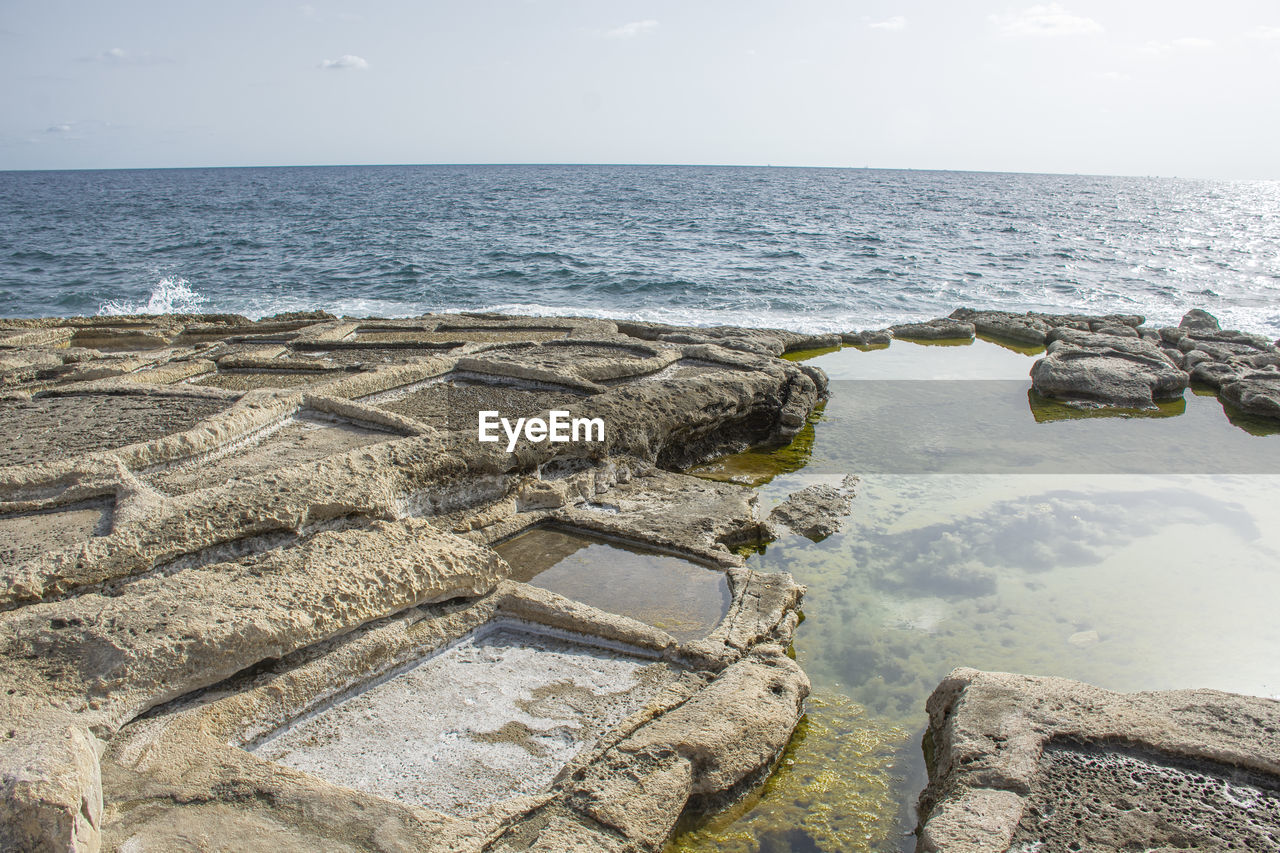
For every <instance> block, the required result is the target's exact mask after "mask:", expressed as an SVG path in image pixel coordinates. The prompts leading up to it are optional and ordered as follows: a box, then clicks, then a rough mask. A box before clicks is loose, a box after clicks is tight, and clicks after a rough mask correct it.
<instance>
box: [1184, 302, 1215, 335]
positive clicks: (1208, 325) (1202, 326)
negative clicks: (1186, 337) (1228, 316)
mask: <svg viewBox="0 0 1280 853" xmlns="http://www.w3.org/2000/svg"><path fill="white" fill-rule="evenodd" d="M1178 328H1179V329H1182V330H1184V331H1186V332H1187V333H1188V334H1205V333H1213V332H1219V331H1221V330H1222V325H1221V324H1220V323H1219V322H1218V318H1217V317H1215V316H1213V315H1212V314H1210V313H1209V312H1208V311H1204V310H1202V309H1200V308H1192V309H1191V310H1190V311H1188V312H1187V313H1186V314H1184V315H1183V316H1182V321H1181V322H1180V323H1178Z"/></svg>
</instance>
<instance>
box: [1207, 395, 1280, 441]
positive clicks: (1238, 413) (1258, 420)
mask: <svg viewBox="0 0 1280 853" xmlns="http://www.w3.org/2000/svg"><path fill="white" fill-rule="evenodd" d="M1218 402H1219V403H1221V404H1222V413H1223V414H1224V415H1226V417H1227V423H1229V424H1231V425H1232V426H1233V427H1236V428H1237V429H1242V430H1244V431H1245V432H1247V433H1249V435H1259V436H1261V435H1280V422H1277V421H1275V420H1273V419H1271V418H1264V417H1261V416H1260V415H1252V414H1250V413H1248V412H1246V411H1244V410H1243V409H1239V408H1236V407H1235V406H1233V405H1232V404H1231V403H1228V402H1227V401H1226V400H1224V399H1222V398H1221V397H1219V398H1218Z"/></svg>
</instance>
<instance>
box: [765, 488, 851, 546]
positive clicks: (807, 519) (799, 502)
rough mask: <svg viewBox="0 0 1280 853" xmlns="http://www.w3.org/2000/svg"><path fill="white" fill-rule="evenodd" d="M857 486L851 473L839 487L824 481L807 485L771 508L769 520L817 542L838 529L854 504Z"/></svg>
mask: <svg viewBox="0 0 1280 853" xmlns="http://www.w3.org/2000/svg"><path fill="white" fill-rule="evenodd" d="M857 485H858V478H857V477H855V476H853V475H852V474H850V475H848V476H846V477H845V478H844V481H843V482H842V483H841V484H840V486H839V488H837V487H834V486H829V485H826V484H824V483H818V484H814V485H812V486H806V487H805V488H803V489H801V490H800V491H798V492H793V493H792V494H790V495H788V496H787V499H786V500H785V501H783V502H782V503H781V504H779V505H778V506H776V507H774V509H773V511H772V512H771V513H769V521H771V522H776V523H778V524H782V525H785V526H786V527H788V528H790V529H791V530H793V531H794V532H796V533H799V534H800V535H801V536H804V537H805V538H806V539H812V540H813V541H814V542H820V541H822V540H823V539H826V538H827V537H828V536H830V535H831V534H833V533H835V532H837V531H838V530H839V529H840V527H841V525H842V524H843V522H844V518H845V516H847V515H848V514H849V508H850V507H852V506H853V499H854V497H855V494H856V491H855V490H856V488H857Z"/></svg>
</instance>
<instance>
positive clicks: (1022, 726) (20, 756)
mask: <svg viewBox="0 0 1280 853" xmlns="http://www.w3.org/2000/svg"><path fill="white" fill-rule="evenodd" d="M895 335H896V336H897V337H900V338H903V339H910V340H916V341H920V342H924V343H943V344H945V343H956V342H959V343H963V342H967V341H969V340H971V339H972V338H973V337H974V336H975V335H981V336H985V337H988V338H991V339H995V340H1000V341H1004V342H1006V343H1007V344H1008V345H1010V346H1015V347H1018V348H1019V349H1020V350H1021V351H1024V352H1030V351H1038V349H1037V348H1039V347H1045V348H1046V351H1045V353H1044V357H1043V358H1042V359H1041V360H1039V361H1038V362H1037V363H1036V366H1035V367H1034V368H1033V369H1032V385H1033V388H1034V389H1035V393H1036V394H1039V395H1042V396H1043V397H1049V398H1052V399H1055V400H1058V401H1062V402H1065V403H1067V404H1069V405H1073V406H1081V407H1088V408H1108V407H1110V408H1115V409H1117V410H1118V411H1120V412H1134V411H1149V410H1151V411H1154V409H1153V407H1155V406H1157V405H1159V404H1161V403H1164V402H1165V401H1167V400H1168V399H1169V398H1174V399H1175V400H1176V398H1177V397H1178V396H1179V395H1181V394H1182V392H1183V389H1185V388H1186V387H1187V385H1188V384H1189V383H1196V384H1197V385H1198V386H1204V387H1206V388H1210V389H1216V390H1217V391H1218V393H1219V394H1220V396H1221V398H1222V399H1223V400H1224V401H1225V404H1226V405H1228V406H1231V407H1234V408H1236V409H1239V410H1243V411H1244V412H1247V413H1250V414H1252V415H1255V416H1260V417H1270V418H1276V417H1280V403H1277V400H1280V391H1278V390H1277V389H1280V378H1278V377H1280V350H1277V348H1276V346H1275V344H1274V343H1273V342H1271V341H1267V340H1265V339H1262V338H1259V337H1257V336H1253V335H1247V334H1244V333H1240V332H1233V331H1224V330H1222V329H1221V328H1220V327H1219V325H1218V323H1217V321H1216V320H1215V319H1214V318H1213V317H1212V316H1210V315H1208V314H1205V313H1204V312H1195V311H1193V312H1191V313H1189V314H1188V315H1187V317H1186V318H1184V320H1183V322H1182V324H1181V325H1180V326H1179V327H1177V328H1164V329H1150V328H1147V327H1146V326H1145V325H1144V322H1143V318H1141V317H1131V316H1108V317H1088V316H1084V315H1045V314H1034V313H1030V314H1025V315H1018V314H1008V313H1005V312H990V311H971V310H967V309H961V310H959V311H957V312H955V313H954V314H953V315H952V316H951V317H950V318H945V319H938V320H934V321H930V322H928V323H916V324H903V325H899V326H895V327H893V328H892V329H884V330H873V331H866V332H854V331H850V332H848V333H846V334H844V335H803V334H798V333H793V332H786V331H780V330H769V329H738V328H728V327H722V328H712V329H703V328H688V327H677V326H671V325H666V324H659V323H639V322H611V321H605V320H594V319H582V318H536V319H532V318H521V317H508V316H502V315H495V314H461V315H448V316H443V315H441V316H433V315H428V316H424V317H417V318H413V319H409V320H385V319H349V318H337V317H333V316H331V315H328V314H325V313H323V312H313V313H303V314H287V315H279V316H276V317H272V318H268V319H266V320H262V321H257V322H252V321H249V320H247V319H245V318H243V317H237V316H232V315H165V316H145V317H132V318H130V317H126V318H114V317H113V318H66V319H56V318H48V319H40V320H6V321H0V425H3V426H4V428H5V433H6V436H7V437H8V438H9V441H8V443H7V444H6V446H5V448H4V449H3V451H0V454H2V455H0V536H3V546H2V547H0V579H2V580H0V663H2V664H3V665H2V666H0V721H3V725H0V848H3V849H6V850H8V849H14V850H76V851H96V850H100V849H105V850H170V849H182V848H183V847H184V845H186V846H189V845H190V844H191V843H192V842H191V839H194V838H211V839H212V838H216V839H217V842H218V844H219V845H221V846H222V847H223V848H226V849H263V848H270V849H279V850H321V849H323V850H352V851H354V850H363V851H392V850H405V849H414V850H423V851H441V853H443V851H450V852H451V853H452V851H476V853H480V851H494V853H501V851H517V850H520V851H523V850H549V851H550V850H553V851H657V850H659V849H661V848H662V846H663V845H664V844H665V842H666V841H667V839H668V838H669V837H670V835H671V833H672V831H673V829H674V827H675V825H676V822H677V820H678V819H679V818H680V817H681V815H682V814H684V813H685V812H687V811H690V810H702V809H712V808H716V807H718V806H721V805H724V804H726V803H729V802H732V801H734V800H735V799H737V798H740V797H741V796H743V795H744V794H745V793H747V792H748V791H750V790H751V789H752V788H753V787H754V786H756V785H758V783H760V782H761V781H762V780H763V779H764V778H766V777H767V775H768V774H769V772H770V770H771V769H772V767H773V766H774V764H775V762H776V761H777V760H778V759H779V757H780V755H781V753H782V751H783V749H784V747H785V746H786V744H787V742H788V740H789V739H790V737H791V734H792V732H793V730H794V729H795V727H796V725H797V722H798V720H799V718H800V716H801V714H802V713H803V708H804V702H805V699H806V697H807V695H808V691H809V683H808V679H807V678H806V676H805V674H804V673H803V672H802V671H801V670H800V668H799V666H798V665H797V664H796V663H795V662H794V661H793V660H792V659H791V658H790V657H789V656H788V654H787V648H788V646H789V644H790V642H791V638H792V636H793V633H794V631H795V629H796V626H797V624H798V623H799V621H800V618H801V616H800V612H799V606H800V602H801V599H802V596H803V594H804V589H803V587H800V586H799V585H797V584H796V583H795V581H794V580H793V579H792V578H791V577H790V575H787V574H783V573H766V572H759V571H754V570H752V569H751V568H750V567H749V566H748V564H747V563H746V561H745V560H744V558H743V557H741V556H740V555H739V553H740V551H743V550H749V549H750V548H752V547H758V546H760V545H761V544H763V543H764V542H766V541H768V540H769V539H770V538H772V537H773V536H774V535H775V532H781V528H782V527H787V528H790V529H791V530H794V531H796V532H798V533H799V534H801V535H804V536H808V537H810V538H813V539H815V540H818V539H821V538H823V537H824V536H827V535H831V534H832V533H834V532H835V531H836V530H838V529H839V526H840V522H841V519H842V518H843V517H844V516H845V515H847V513H848V511H849V508H850V504H851V501H853V500H854V497H853V489H854V483H855V480H854V478H848V479H846V480H845V481H844V482H842V483H841V484H840V485H839V487H837V486H836V485H834V483H833V484H815V485H814V486H811V487H809V488H807V489H803V490H801V491H799V492H796V493H795V494H793V495H791V496H790V498H789V499H788V500H787V501H785V502H784V503H783V504H782V505H781V506H780V507H779V508H778V509H777V510H776V511H775V512H774V513H773V514H772V515H771V519H763V518H761V515H760V512H759V508H758V506H757V495H756V493H755V491H754V490H753V489H752V488H750V487H748V486H745V485H740V484H737V483H734V482H718V481H715V480H711V479H706V478H699V477H694V476H690V475H688V474H686V473H683V472H684V471H685V470H687V469H690V468H694V467H695V466H700V468H701V469H702V470H704V471H710V472H714V471H715V470H716V463H715V460H717V459H719V458H720V457H723V456H724V455H725V454H727V453H732V452H736V451H741V450H744V449H747V448H753V447H756V448H759V447H774V446H778V445H781V444H783V443H786V442H788V441H790V440H792V439H793V438H796V437H797V436H800V437H801V439H802V441H799V442H798V443H799V444H803V445H804V447H806V448H807V447H808V446H809V444H805V443H804V441H803V439H804V436H803V435H801V431H802V430H805V429H806V427H807V428H808V429H809V431H810V432H809V435H810V436H811V435H812V428H813V427H812V417H813V416H814V412H815V409H816V408H817V407H818V406H820V405H821V404H822V401H823V399H824V396H825V394H826V385H827V380H826V376H825V375H824V374H823V372H822V371H821V370H819V369H816V368H814V367H812V366H811V365H808V364H805V363H803V362H792V361H788V360H786V359H784V358H782V357H781V356H783V355H786V354H789V353H791V354H796V355H793V356H792V357H796V358H800V357H804V356H805V355H807V354H812V353H813V352H816V351H822V350H824V349H829V348H833V347H839V346H840V345H841V342H842V340H843V341H844V342H846V343H849V344H851V345H854V346H859V347H868V348H869V347H883V346H886V345H889V344H890V342H891V341H892V339H893V338H894V336H895ZM1166 405H1168V404H1167V403H1166ZM553 409H555V410H561V409H563V410H566V411H567V412H569V413H570V415H571V416H572V417H575V418H588V419H592V418H598V419H601V420H602V421H603V422H604V423H605V424H606V425H607V427H606V434H605V437H604V439H603V440H601V441H592V442H570V443H558V444H557V443H550V442H543V443H538V442H532V441H522V442H520V443H519V444H517V445H516V446H515V448H514V450H511V451H508V450H507V449H506V446H505V443H502V444H493V443H481V442H478V441H477V440H476V439H477V436H476V431H475V427H476V419H477V417H478V413H479V412H480V411H482V410H498V411H500V412H501V413H502V415H503V416H506V417H512V418H516V417H544V416H545V415H546V414H547V413H548V412H549V411H550V410H553ZM1229 411H1231V410H1230V409H1229ZM807 452H808V451H807V450H803V451H800V450H797V451H796V453H797V454H799V456H798V460H792V462H790V463H788V464H790V465H792V466H793V468H794V467H798V466H799V465H802V464H803V455H804V454H805V453H807ZM708 463H710V464H708ZM771 464H776V463H771ZM793 468H788V469H787V470H792V469H793ZM695 470H697V469H696V468H695ZM773 470H774V469H773V468H770V469H768V471H769V472H773ZM732 473H733V472H728V473H725V472H721V475H720V476H719V477H718V479H721V480H731V479H733V477H732V476H729V475H730V474H732ZM740 479H741V478H740ZM746 479H748V480H750V481H751V482H764V481H767V479H768V475H766V476H763V477H757V476H754V475H753V476H751V477H747V478H746ZM591 549H599V550H596V551H592V550H591ZM628 549H629V550H628ZM578 557H582V558H583V559H584V562H582V564H581V565H577V564H575V563H573V560H574V559H576V558H578ZM586 557H590V558H591V560H593V561H596V562H591V561H586ZM600 560H604V561H605V562H604V563H602V562H600ZM608 561H612V562H611V563H610V562H608ZM606 564H607V565H606ZM686 583H687V586H686V585H684V584H686ZM647 587H648V588H647ZM606 593H608V594H606ZM1087 639H1088V638H1082V640H1081V641H1082V642H1084V641H1086V640H1087ZM1073 642H1074V640H1073ZM1277 708H1280V704H1277V703H1275V702H1273V701H1271V700H1265V699H1254V698H1249V697H1239V696H1230V695H1228V694H1222V693H1215V692H1212V691H1182V692H1170V693H1151V694H1130V695H1125V694H1114V693H1109V692H1107V691H1103V690H1100V689H1098V688H1094V687H1090V686H1088V685H1083V684H1079V683H1076V682H1070V681H1066V680H1063V679H1044V678H1032V677H1028V676H1016V675H1007V674H999V673H981V672H978V671H975V670H967V669H961V670H956V671H955V672H953V673H952V674H951V676H949V677H948V678H947V679H946V680H945V681H944V682H943V684H942V685H940V686H939V688H938V689H937V691H936V692H935V694H934V696H933V698H932V699H931V700H930V702H929V713H930V720H931V725H930V731H929V735H928V739H927V744H926V745H927V748H928V757H929V764H930V766H929V771H930V781H929V785H928V787H927V788H926V790H925V791H924V793H923V794H922V795H921V800H920V818H921V825H920V833H919V849H921V850H923V851H935V850H945V851H979V850H982V851H985V850H990V851H1006V850H1028V851H1030V850H1038V851H1042V853H1049V851H1056V850H1060V849H1061V850H1075V849H1080V848H1079V846H1078V845H1079V844H1080V843H1081V842H1080V840H1079V839H1080V838H1081V837H1084V836H1087V839H1088V843H1087V844H1085V847H1084V849H1097V850H1128V849H1149V848H1158V847H1162V846H1163V847H1177V848H1187V847H1199V848H1201V849H1220V848H1226V849H1230V848H1231V847H1232V846H1233V845H1234V846H1235V847H1236V848H1239V849H1269V847H1276V846H1277V845H1278V844H1280V842H1278V841H1277V836H1276V830H1275V819H1274V812H1275V803H1276V802H1277V791H1280V782H1278V781H1277V780H1280V754H1276V738H1275V734H1276V732H1277V731H1278V730H1280V712H1278V711H1277V710H1276V709H1277ZM1171 815H1174V817H1171ZM1178 815H1190V816H1191V817H1189V818H1187V820H1185V821H1183V822H1182V823H1181V824H1180V823H1178V820H1177V819H1176V817H1177V816H1178ZM1183 824H1186V825H1191V826H1193V828H1194V827H1201V829H1202V830H1203V831H1201V829H1197V830H1195V831H1192V830H1188V829H1186V828H1185V826H1184V825H1183ZM1081 833H1084V836H1082V835H1081ZM1197 833H1198V834H1197ZM1073 844H1076V845H1077V846H1074V847H1073V846H1072V845H1073Z"/></svg>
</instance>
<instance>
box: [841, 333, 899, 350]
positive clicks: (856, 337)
mask: <svg viewBox="0 0 1280 853" xmlns="http://www.w3.org/2000/svg"><path fill="white" fill-rule="evenodd" d="M840 339H841V340H842V341H844V342H845V343H846V344H849V345H850V346H855V347H877V346H888V345H889V344H890V343H891V342H892V341H893V332H891V331H890V330H888V329H874V330H870V331H865V332H845V333H844V334H842V335H841V336H840Z"/></svg>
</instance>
